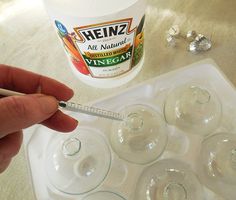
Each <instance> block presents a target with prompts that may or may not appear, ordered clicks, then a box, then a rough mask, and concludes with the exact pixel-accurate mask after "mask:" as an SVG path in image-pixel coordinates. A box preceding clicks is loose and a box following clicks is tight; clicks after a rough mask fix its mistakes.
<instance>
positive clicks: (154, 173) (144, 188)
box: [134, 159, 203, 200]
mask: <svg viewBox="0 0 236 200" xmlns="http://www.w3.org/2000/svg"><path fill="white" fill-rule="evenodd" d="M134 199H136V200H202V199H203V191H202V187H201V184H200V183H199V181H198V179H197V177H196V176H195V174H194V173H193V172H192V170H191V168H190V167H189V166H188V165H187V164H185V163H183V162H181V161H178V160H174V159H165V160H161V161H158V162H156V163H155V164H153V165H151V166H149V167H147V168H146V169H144V171H143V173H142V174H141V176H140V178H139V180H138V184H137V187H136V191H135V198H134Z"/></svg>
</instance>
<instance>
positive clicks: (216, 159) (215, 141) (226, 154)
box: [199, 133, 236, 199]
mask: <svg viewBox="0 0 236 200" xmlns="http://www.w3.org/2000/svg"><path fill="white" fill-rule="evenodd" d="M199 174H200V177H201V180H202V182H203V183H204V184H205V185H206V186H208V187H209V188H210V189H212V190H213V191H215V192H216V193H218V194H220V195H222V196H223V197H225V198H226V199H234V198H235V197H236V134H229V133H218V134H215V135H213V136H210V137H208V138H206V139H205V140H204V141H203V143H202V148H201V152H200V163H199ZM233 197H234V198H233Z"/></svg>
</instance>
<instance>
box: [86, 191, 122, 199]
mask: <svg viewBox="0 0 236 200" xmlns="http://www.w3.org/2000/svg"><path fill="white" fill-rule="evenodd" d="M83 200H125V199H124V198H123V197H121V196H120V195H118V194H115V193H112V192H103V191H102V192H95V193H93V194H90V195H88V196H86V197H85V198H84V199H83Z"/></svg>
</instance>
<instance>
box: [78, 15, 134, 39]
mask: <svg viewBox="0 0 236 200" xmlns="http://www.w3.org/2000/svg"><path fill="white" fill-rule="evenodd" d="M131 22H132V19H126V20H121V21H115V22H113V23H112V22H108V23H104V24H97V25H91V26H85V27H78V28H75V29H74V30H75V32H76V33H77V35H78V36H79V38H80V40H81V41H83V42H85V41H91V40H97V39H102V38H108V37H114V36H120V35H125V34H129V33H130V32H131V31H130V30H129V29H130V26H131Z"/></svg>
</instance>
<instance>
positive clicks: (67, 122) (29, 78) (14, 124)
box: [0, 64, 78, 173]
mask: <svg viewBox="0 0 236 200" xmlns="http://www.w3.org/2000/svg"><path fill="white" fill-rule="evenodd" d="M0 88H5V89H9V90H14V91H17V92H22V93H26V94H29V95H24V96H11V97H4V98H0V173H1V172H3V171H4V170H5V169H6V168H7V167H8V166H9V164H10V162H11V159H12V157H14V156H15V155H16V154H17V153H18V151H19V149H20V146H21V143H22V138H23V134H22V129H24V128H27V127H30V126H31V125H34V124H38V123H41V124H43V125H45V126H47V127H49V128H51V129H54V130H57V131H60V132H70V131H72V130H74V129H75V128H76V126H77V124H78V122H77V121H76V120H75V119H73V118H71V117H69V116H67V115H65V114H63V113H62V112H61V111H60V110H58V100H60V101H67V100H69V99H70V98H71V97H72V96H73V91H72V90H71V89H69V88H68V87H67V86H65V85H63V84H62V83H59V82H57V81H55V80H53V79H50V78H47V77H44V76H41V75H38V74H34V73H32V72H28V71H24V70H21V69H18V68H14V67H9V66H6V65H1V64H0ZM36 93H38V94H36ZM40 93H42V94H40Z"/></svg>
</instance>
